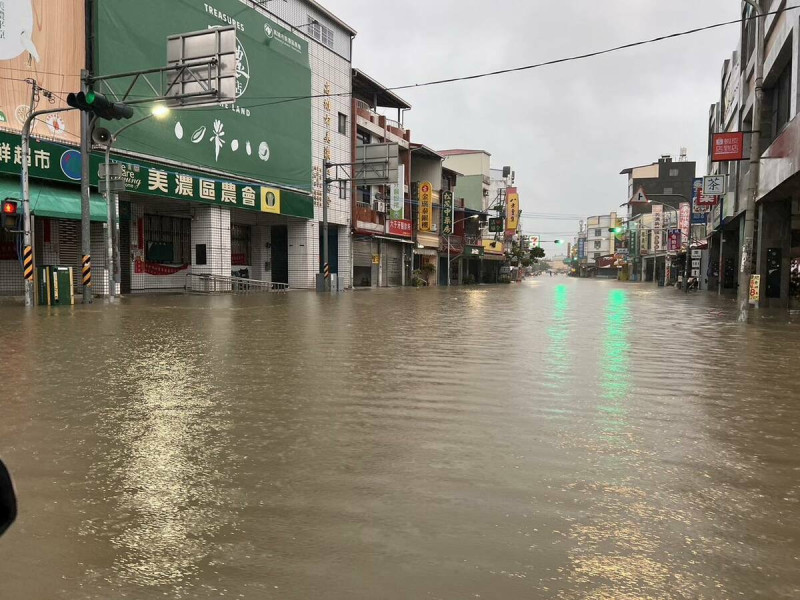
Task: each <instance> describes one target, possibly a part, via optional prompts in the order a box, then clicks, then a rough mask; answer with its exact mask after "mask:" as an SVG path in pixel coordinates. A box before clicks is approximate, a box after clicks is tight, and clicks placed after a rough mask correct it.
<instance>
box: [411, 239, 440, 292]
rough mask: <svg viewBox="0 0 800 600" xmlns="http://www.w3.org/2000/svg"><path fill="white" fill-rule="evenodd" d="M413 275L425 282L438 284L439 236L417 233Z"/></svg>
mask: <svg viewBox="0 0 800 600" xmlns="http://www.w3.org/2000/svg"><path fill="white" fill-rule="evenodd" d="M414 273H415V274H416V275H417V277H420V278H421V279H423V280H424V281H426V282H427V285H431V286H433V285H438V283H439V236H438V235H436V234H435V233H423V232H418V233H417V243H416V245H415V246H414Z"/></svg>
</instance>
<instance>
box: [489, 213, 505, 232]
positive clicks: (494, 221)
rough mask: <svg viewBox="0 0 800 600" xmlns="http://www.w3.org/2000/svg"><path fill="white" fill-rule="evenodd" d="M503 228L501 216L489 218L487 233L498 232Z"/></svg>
mask: <svg viewBox="0 0 800 600" xmlns="http://www.w3.org/2000/svg"><path fill="white" fill-rule="evenodd" d="M503 229H504V224H503V217H492V218H490V219H489V233H500V232H502V231H503Z"/></svg>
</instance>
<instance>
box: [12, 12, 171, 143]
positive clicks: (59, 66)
mask: <svg viewBox="0 0 800 600" xmlns="http://www.w3.org/2000/svg"><path fill="white" fill-rule="evenodd" d="M84 5H85V3H84V2H79V1H76V0H46V1H44V2H43V1H41V0H38V1H36V2H34V1H33V0H3V1H2V2H0V71H2V73H4V77H3V79H4V80H3V83H2V85H0V127H3V128H4V129H10V130H12V131H14V132H16V133H19V132H21V131H22V126H23V124H24V123H25V119H26V118H27V117H28V112H29V106H30V102H31V86H30V84H29V83H28V82H26V81H25V80H26V79H28V78H31V79H35V80H36V82H37V83H38V85H40V86H41V87H42V88H44V89H47V90H52V91H53V92H55V94H54V95H53V97H52V99H47V98H44V97H42V95H41V94H40V95H39V105H38V107H37V108H38V109H43V108H48V109H50V108H68V107H67V103H66V101H65V99H66V96H67V93H68V92H70V91H73V92H79V91H80V89H81V80H80V72H81V69H83V68H84V66H85V65H86V60H85V54H86V50H85V48H86V44H85V35H84V30H85V25H84V24H85V22H86V17H85V13H84ZM165 49H166V38H164V40H162V53H163V52H164V51H165ZM163 60H164V59H163V57H162V62H161V63H159V64H163ZM50 102H52V103H50ZM32 132H33V134H34V135H42V136H49V137H51V138H53V139H55V140H62V141H67V142H71V143H77V142H78V141H79V140H80V113H79V112H78V111H70V112H63V113H56V114H52V115H45V116H42V117H40V118H39V119H37V120H35V121H33V125H32Z"/></svg>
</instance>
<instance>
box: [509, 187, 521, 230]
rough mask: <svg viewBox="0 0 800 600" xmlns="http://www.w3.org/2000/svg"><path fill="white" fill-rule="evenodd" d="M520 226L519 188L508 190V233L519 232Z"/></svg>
mask: <svg viewBox="0 0 800 600" xmlns="http://www.w3.org/2000/svg"><path fill="white" fill-rule="evenodd" d="M518 226H519V194H518V193H517V188H515V187H510V188H508V189H507V190H506V235H514V234H515V233H517V227H518Z"/></svg>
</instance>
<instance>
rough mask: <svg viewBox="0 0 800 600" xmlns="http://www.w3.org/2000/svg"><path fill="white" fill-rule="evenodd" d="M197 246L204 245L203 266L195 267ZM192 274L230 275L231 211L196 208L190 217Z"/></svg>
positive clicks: (207, 207) (214, 207)
mask: <svg viewBox="0 0 800 600" xmlns="http://www.w3.org/2000/svg"><path fill="white" fill-rule="evenodd" d="M197 244H205V245H206V262H207V264H205V265H197V264H196V262H197V257H196V256H195V250H196V246H197ZM192 272H193V273H199V274H209V275H223V276H226V277H230V274H231V211H230V210H228V209H225V208H218V207H216V206H197V207H196V208H195V209H194V215H193V216H192Z"/></svg>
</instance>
